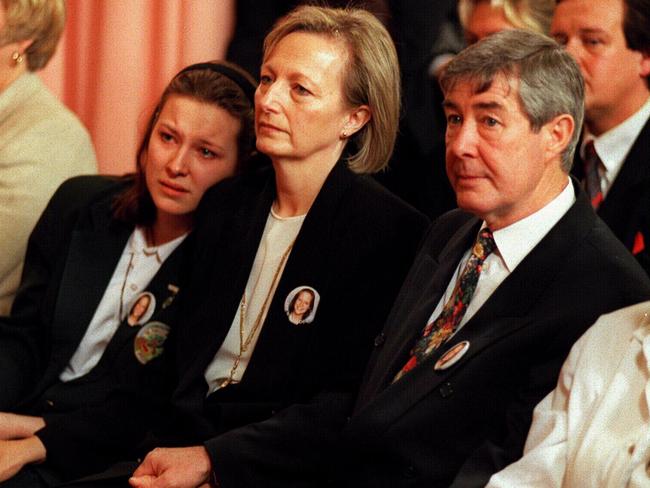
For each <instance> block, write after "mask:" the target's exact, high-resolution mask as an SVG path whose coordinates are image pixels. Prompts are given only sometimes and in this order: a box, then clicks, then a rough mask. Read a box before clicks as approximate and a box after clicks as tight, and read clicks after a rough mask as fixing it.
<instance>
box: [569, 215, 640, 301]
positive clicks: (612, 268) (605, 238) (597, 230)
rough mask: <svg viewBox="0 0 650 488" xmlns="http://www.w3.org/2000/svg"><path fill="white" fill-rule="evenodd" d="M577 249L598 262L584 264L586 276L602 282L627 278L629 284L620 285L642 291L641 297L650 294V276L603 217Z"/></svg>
mask: <svg viewBox="0 0 650 488" xmlns="http://www.w3.org/2000/svg"><path fill="white" fill-rule="evenodd" d="M576 253H577V254H579V255H580V256H581V259H584V260H589V261H590V262H591V263H596V264H595V265H593V264H592V265H591V266H587V265H585V266H581V268H582V270H581V271H580V272H581V274H582V275H583V276H587V277H590V276H591V277H593V279H594V280H597V281H599V282H607V281H608V280H610V279H615V280H616V281H617V282H619V283H623V282H625V283H627V286H620V287H617V288H619V289H621V290H623V291H624V292H625V293H632V294H635V295H638V296H639V297H640V298H641V299H644V298H646V299H647V298H650V277H648V275H647V274H646V272H645V271H644V270H643V268H642V267H641V265H640V264H639V263H638V261H637V260H636V259H635V258H634V256H633V255H632V254H631V253H630V251H629V250H628V249H627V248H626V247H625V246H624V245H623V244H622V243H621V242H620V241H619V240H618V239H617V238H616V236H614V234H613V233H612V231H611V230H610V229H609V227H607V225H606V224H605V223H604V222H603V221H602V220H601V219H599V218H597V219H595V223H594V226H593V227H592V229H591V231H590V232H589V234H588V236H587V239H586V240H585V242H584V243H583V245H581V246H577V249H576ZM622 280H623V281H622ZM613 288H614V287H611V286H608V290H609V292H610V293H613V292H614V290H613Z"/></svg>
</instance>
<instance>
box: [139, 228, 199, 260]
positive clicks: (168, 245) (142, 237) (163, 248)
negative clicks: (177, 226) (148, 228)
mask: <svg viewBox="0 0 650 488" xmlns="http://www.w3.org/2000/svg"><path fill="white" fill-rule="evenodd" d="M186 237H187V234H183V235H181V236H179V237H177V238H176V239H172V240H171V241H169V242H165V243H164V244H161V245H160V246H147V238H146V234H145V230H144V227H140V226H138V227H136V228H135V229H134V231H133V234H131V237H130V238H129V244H128V245H129V249H131V251H132V252H135V253H138V254H143V255H144V256H154V255H156V253H157V254H158V257H159V258H160V261H161V262H163V261H165V259H167V258H168V257H169V255H170V254H171V253H172V252H174V250H175V249H176V248H177V247H178V246H179V245H180V243H181V242H183V240H184V239H185V238H186ZM145 250H146V251H147V252H144V251H145Z"/></svg>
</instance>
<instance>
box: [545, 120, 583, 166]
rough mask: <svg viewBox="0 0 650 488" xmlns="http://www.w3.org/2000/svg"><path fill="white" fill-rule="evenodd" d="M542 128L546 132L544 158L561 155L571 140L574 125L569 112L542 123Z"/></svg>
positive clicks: (553, 157)
mask: <svg viewBox="0 0 650 488" xmlns="http://www.w3.org/2000/svg"><path fill="white" fill-rule="evenodd" d="M542 130H543V131H545V133H546V136H547V137H546V152H547V158H546V159H555V157H556V156H558V155H561V154H562V153H563V152H564V150H565V149H566V147H567V146H568V145H569V143H570V142H571V137H572V136H573V134H574V132H575V130H576V126H575V121H574V120H573V117H571V115H569V114H560V115H557V116H556V117H554V118H553V119H552V120H550V121H549V122H547V123H546V124H544V127H542Z"/></svg>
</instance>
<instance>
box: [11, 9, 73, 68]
mask: <svg viewBox="0 0 650 488" xmlns="http://www.w3.org/2000/svg"><path fill="white" fill-rule="evenodd" d="M2 6H3V7H4V9H5V18H6V22H5V26H4V29H2V32H0V43H1V45H6V44H9V43H12V42H18V41H24V40H26V39H31V40H32V41H33V42H32V43H31V44H30V45H29V46H28V47H27V49H26V50H25V54H26V55H27V56H26V58H27V68H28V69H29V70H30V71H37V70H39V69H42V68H43V67H45V65H46V64H47V63H48V61H49V60H50V58H51V57H52V55H53V54H54V51H55V50H56V46H57V44H58V42H59V39H60V37H61V33H62V32H63V27H64V26H65V4H64V0H2Z"/></svg>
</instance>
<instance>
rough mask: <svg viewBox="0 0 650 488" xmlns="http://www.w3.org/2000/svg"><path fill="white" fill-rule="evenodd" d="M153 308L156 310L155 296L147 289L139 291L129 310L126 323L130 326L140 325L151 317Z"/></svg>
mask: <svg viewBox="0 0 650 488" xmlns="http://www.w3.org/2000/svg"><path fill="white" fill-rule="evenodd" d="M154 310H156V297H154V296H153V293H150V292H148V291H145V292H144V293H140V294H139V295H138V296H137V297H136V299H135V301H134V302H133V305H132V306H131V309H130V310H129V315H127V317H126V323H127V324H129V325H130V326H131V327H135V326H137V325H142V324H144V323H146V322H147V320H149V319H150V318H151V316H152V315H153V312H154Z"/></svg>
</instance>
